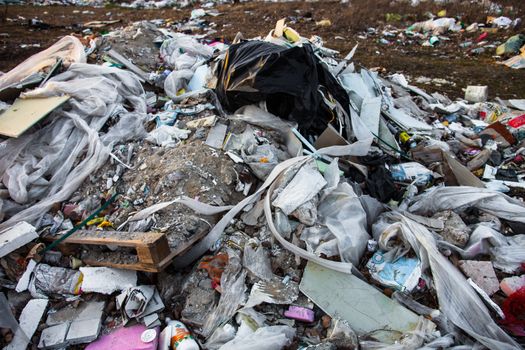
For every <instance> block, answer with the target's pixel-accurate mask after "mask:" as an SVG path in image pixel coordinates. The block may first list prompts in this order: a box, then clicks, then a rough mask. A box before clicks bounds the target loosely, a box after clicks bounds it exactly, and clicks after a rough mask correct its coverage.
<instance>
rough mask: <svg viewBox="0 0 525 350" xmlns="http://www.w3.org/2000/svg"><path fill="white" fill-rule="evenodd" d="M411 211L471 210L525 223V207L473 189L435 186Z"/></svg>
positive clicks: (511, 200) (421, 212) (413, 200)
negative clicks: (472, 208)
mask: <svg viewBox="0 0 525 350" xmlns="http://www.w3.org/2000/svg"><path fill="white" fill-rule="evenodd" d="M411 203H412V204H411V205H410V207H409V208H408V210H409V211H410V212H412V213H416V214H420V215H429V216H430V215H433V214H434V213H436V212H438V211H443V210H447V209H452V210H455V211H458V210H461V209H466V208H469V207H474V208H478V209H479V210H481V211H484V212H487V213H489V214H492V215H494V216H496V217H498V218H502V219H505V220H509V221H515V222H521V223H525V204H523V203H522V202H520V201H519V200H517V199H514V198H511V197H509V196H507V195H505V194H503V193H500V192H495V191H492V190H489V189H485V188H478V187H469V186H448V187H433V188H431V189H429V190H428V191H425V192H424V193H423V194H421V195H418V196H416V197H414V198H413V199H412V201H411Z"/></svg>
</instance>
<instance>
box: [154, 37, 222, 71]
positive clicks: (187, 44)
mask: <svg viewBox="0 0 525 350" xmlns="http://www.w3.org/2000/svg"><path fill="white" fill-rule="evenodd" d="M212 55H213V48H211V47H210V46H208V45H203V44H201V43H199V42H198V41H197V40H196V39H195V38H194V37H193V36H189V35H186V34H182V33H175V34H173V38H172V39H168V40H164V42H163V43H162V46H161V47H160V57H162V59H163V60H164V61H165V62H166V63H168V64H169V65H170V66H171V67H173V68H174V69H176V70H180V69H192V68H194V66H195V64H196V63H199V62H203V61H205V60H208V59H210V58H211V56H212ZM199 65H200V63H199ZM192 70H193V69H192Z"/></svg>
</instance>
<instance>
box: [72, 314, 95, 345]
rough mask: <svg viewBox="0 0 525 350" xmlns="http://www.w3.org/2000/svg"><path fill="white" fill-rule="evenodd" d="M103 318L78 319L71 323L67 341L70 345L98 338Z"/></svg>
mask: <svg viewBox="0 0 525 350" xmlns="http://www.w3.org/2000/svg"><path fill="white" fill-rule="evenodd" d="M101 324H102V322H101V319H100V318H98V319H89V320H76V321H73V322H72V323H71V326H70V327H69V331H68V332H67V336H66V342H67V343H68V344H69V345H75V344H83V343H90V342H92V341H93V340H96V339H97V338H98V333H99V332H100V327H101Z"/></svg>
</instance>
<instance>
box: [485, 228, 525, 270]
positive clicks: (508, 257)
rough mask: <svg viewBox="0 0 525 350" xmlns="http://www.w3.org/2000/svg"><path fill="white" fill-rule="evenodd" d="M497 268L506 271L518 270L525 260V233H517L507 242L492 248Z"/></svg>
mask: <svg viewBox="0 0 525 350" xmlns="http://www.w3.org/2000/svg"><path fill="white" fill-rule="evenodd" d="M490 254H491V255H492V263H493V265H494V267H495V268H497V269H500V270H502V271H504V272H506V273H515V272H517V271H518V270H519V269H520V268H521V266H522V263H523V262H525V235H515V236H512V237H509V238H508V239H507V244H502V245H500V246H497V247H494V248H492V249H490Z"/></svg>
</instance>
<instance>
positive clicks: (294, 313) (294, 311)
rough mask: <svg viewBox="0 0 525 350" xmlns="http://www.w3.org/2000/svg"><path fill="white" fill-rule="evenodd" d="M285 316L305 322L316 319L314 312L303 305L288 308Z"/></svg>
mask: <svg viewBox="0 0 525 350" xmlns="http://www.w3.org/2000/svg"><path fill="white" fill-rule="evenodd" d="M284 316H286V317H288V318H293V319H294V320H298V321H303V322H313V321H314V312H313V311H312V310H310V309H307V308H304V307H301V306H290V307H289V308H288V310H287V311H285V312H284Z"/></svg>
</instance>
